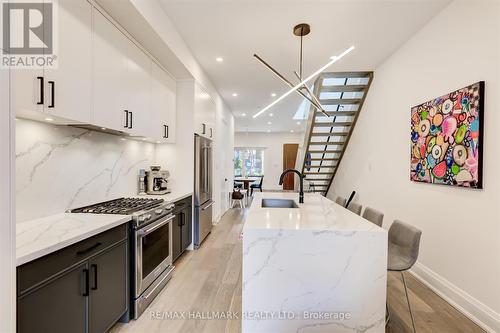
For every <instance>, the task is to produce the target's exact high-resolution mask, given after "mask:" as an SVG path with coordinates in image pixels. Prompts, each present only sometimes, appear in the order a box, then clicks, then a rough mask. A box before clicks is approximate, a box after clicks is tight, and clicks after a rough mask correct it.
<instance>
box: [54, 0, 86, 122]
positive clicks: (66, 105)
mask: <svg viewBox="0 0 500 333" xmlns="http://www.w3.org/2000/svg"><path fill="white" fill-rule="evenodd" d="M58 18H59V21H58V24H59V27H60V29H59V31H58V34H59V36H58V39H59V41H58V45H59V46H58V49H57V54H56V56H57V61H58V64H57V68H55V69H51V68H49V69H47V68H46V69H45V71H44V76H45V98H46V101H45V112H46V113H47V114H50V115H51V116H55V117H62V118H64V119H67V120H69V121H68V122H69V123H72V122H74V123H78V122H81V123H89V122H90V121H91V115H92V6H91V4H90V3H88V2H87V1H85V0H77V1H59V5H58Z"/></svg>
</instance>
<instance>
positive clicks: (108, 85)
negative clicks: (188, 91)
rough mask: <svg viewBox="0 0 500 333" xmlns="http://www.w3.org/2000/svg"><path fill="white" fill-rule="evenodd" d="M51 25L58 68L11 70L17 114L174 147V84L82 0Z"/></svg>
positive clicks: (63, 7) (67, 4) (61, 10)
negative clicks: (56, 26) (54, 27)
mask: <svg viewBox="0 0 500 333" xmlns="http://www.w3.org/2000/svg"><path fill="white" fill-rule="evenodd" d="M58 20H59V21H58V24H59V27H60V29H58V34H59V35H58V48H57V49H56V51H57V53H56V56H57V57H58V64H57V65H58V66H57V67H56V68H41V69H32V70H24V69H18V70H17V69H16V70H13V71H12V72H13V74H12V82H13V85H14V89H12V91H13V94H12V100H13V105H14V107H15V109H16V113H17V116H20V117H25V118H30V119H34V120H41V121H43V120H47V121H49V120H53V121H54V123H56V124H88V125H91V126H95V127H100V128H102V129H103V130H113V131H111V132H113V133H114V131H119V132H122V133H124V134H128V135H130V136H134V137H143V138H147V139H149V140H151V141H159V142H170V143H171V142H175V127H176V126H175V122H176V82H175V80H174V79H173V78H172V77H170V76H169V75H168V73H166V72H165V71H164V70H163V69H162V68H161V67H159V66H158V65H157V64H156V63H154V62H153V60H152V59H151V57H150V56H149V55H148V54H146V53H145V52H144V51H143V50H142V49H141V48H140V47H139V46H138V45H136V44H135V43H134V42H133V41H132V39H131V38H128V37H127V36H126V35H125V34H124V33H122V31H121V30H120V29H119V28H118V27H117V26H116V25H115V24H114V23H113V22H114V21H113V20H110V19H108V17H107V16H106V15H104V14H103V13H101V12H100V11H99V9H97V8H95V7H93V6H92V5H91V4H90V3H89V2H87V1H86V0H71V1H69V0H68V1H60V2H59V7H58ZM49 117H50V118H52V119H48V118H49ZM208 131H209V130H208V129H207V133H208Z"/></svg>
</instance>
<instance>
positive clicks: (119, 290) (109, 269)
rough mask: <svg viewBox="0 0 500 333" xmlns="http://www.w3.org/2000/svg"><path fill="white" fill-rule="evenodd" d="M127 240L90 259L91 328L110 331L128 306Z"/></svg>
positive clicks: (94, 332)
mask: <svg viewBox="0 0 500 333" xmlns="http://www.w3.org/2000/svg"><path fill="white" fill-rule="evenodd" d="M126 253H127V244H126V243H121V244H119V245H117V246H115V247H113V248H111V249H110V250H108V251H106V252H103V253H102V254H100V255H98V256H96V257H95V258H92V259H91V260H90V298H89V300H90V304H89V332H90V333H101V332H106V331H107V330H108V329H110V328H111V326H112V325H113V324H114V323H115V322H117V321H118V319H120V317H121V316H122V315H123V312H124V310H126V309H127V303H128V299H127V295H126V293H124V290H125V289H126V288H127V285H128V284H127V267H128V265H127V262H126V260H127V257H126V256H125V255H124V254H126Z"/></svg>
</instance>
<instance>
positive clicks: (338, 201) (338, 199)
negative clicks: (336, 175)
mask: <svg viewBox="0 0 500 333" xmlns="http://www.w3.org/2000/svg"><path fill="white" fill-rule="evenodd" d="M335 202H336V203H338V204H339V205H341V206H342V207H345V204H346V203H347V199H346V198H344V197H337V199H335Z"/></svg>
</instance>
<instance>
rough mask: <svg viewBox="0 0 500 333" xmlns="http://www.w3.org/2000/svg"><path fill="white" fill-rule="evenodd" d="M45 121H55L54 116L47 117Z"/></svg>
mask: <svg viewBox="0 0 500 333" xmlns="http://www.w3.org/2000/svg"><path fill="white" fill-rule="evenodd" d="M45 121H54V119H52V118H45Z"/></svg>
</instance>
